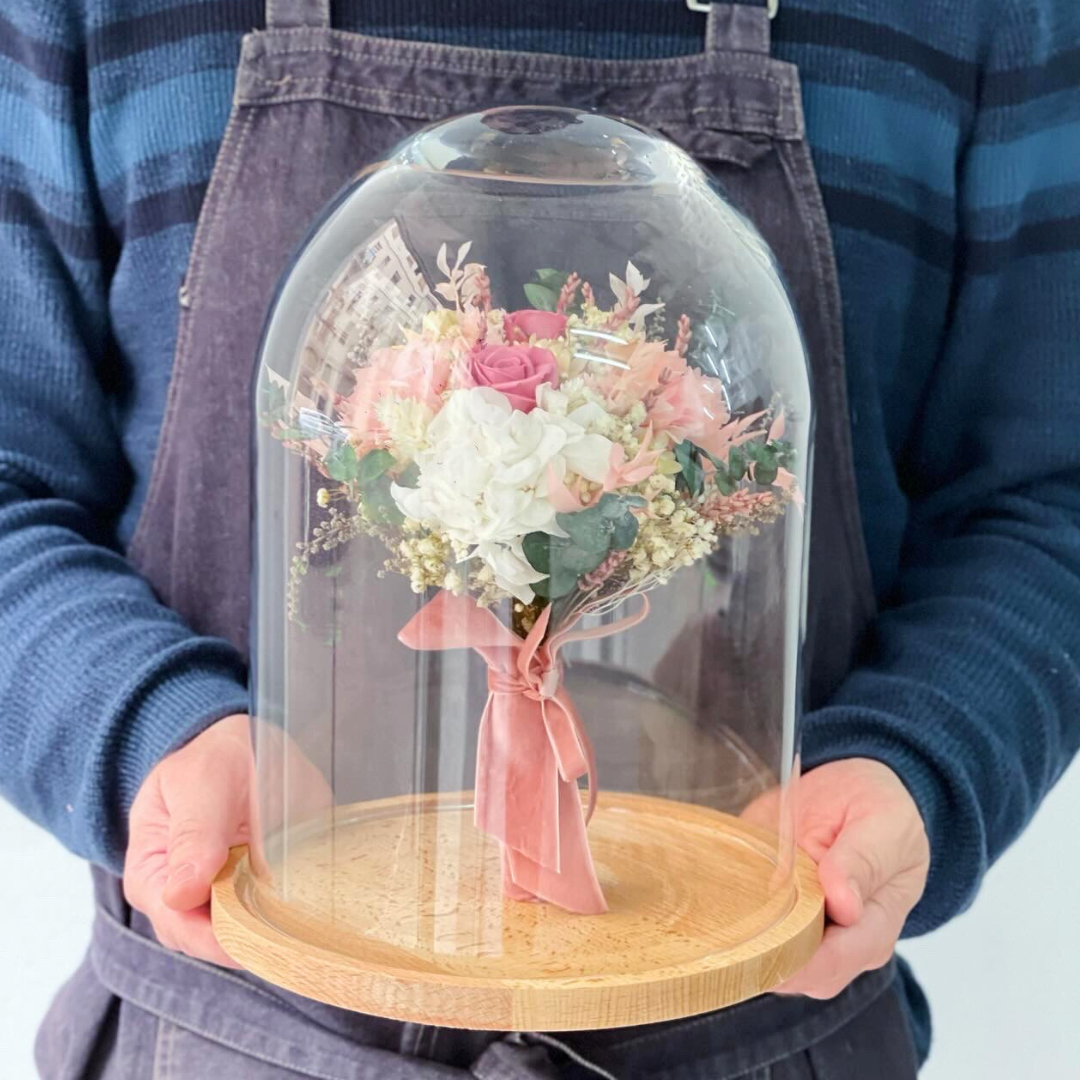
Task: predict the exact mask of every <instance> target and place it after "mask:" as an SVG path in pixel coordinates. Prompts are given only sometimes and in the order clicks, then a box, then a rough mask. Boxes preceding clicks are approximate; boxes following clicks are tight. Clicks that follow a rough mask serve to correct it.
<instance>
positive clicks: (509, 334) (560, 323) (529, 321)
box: [503, 308, 566, 342]
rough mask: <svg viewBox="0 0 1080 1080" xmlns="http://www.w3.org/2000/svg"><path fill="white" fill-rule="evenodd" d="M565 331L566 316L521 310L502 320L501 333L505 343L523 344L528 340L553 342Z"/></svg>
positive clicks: (552, 312)
mask: <svg viewBox="0 0 1080 1080" xmlns="http://www.w3.org/2000/svg"><path fill="white" fill-rule="evenodd" d="M565 330H566V316H565V315H559V314H558V313H557V312H554V311H537V310H536V309H535V308H522V309H521V311H511V312H510V313H509V314H507V315H506V316H505V317H504V318H503V332H504V333H505V334H506V340H507V341H516V342H523V341H528V340H529V339H530V338H534V337H535V338H540V339H542V340H544V341H554V340H555V339H556V338H560V337H562V336H563V331H565Z"/></svg>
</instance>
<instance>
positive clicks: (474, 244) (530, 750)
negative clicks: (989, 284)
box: [215, 108, 822, 1030]
mask: <svg viewBox="0 0 1080 1080" xmlns="http://www.w3.org/2000/svg"><path fill="white" fill-rule="evenodd" d="M255 393H256V398H257V400H256V414H257V431H256V435H255V440H256V443H255V445H256V465H255V477H254V483H255V488H256V500H255V505H256V508H257V509H256V520H255V523H254V543H255V555H256V559H255V567H256V570H255V579H254V586H255V587H254V594H255V612H254V617H253V620H252V626H253V640H252V659H253V674H252V694H253V702H252V716H253V725H254V730H255V742H256V758H257V768H258V787H259V819H260V826H261V832H260V835H258V836H257V837H255V838H254V840H253V842H252V845H251V847H250V850H249V852H248V854H247V856H246V857H244V858H243V859H242V860H240V862H238V863H236V865H235V866H233V867H231V874H232V877H231V878H230V883H229V891H228V895H227V896H226V897H224V898H219V900H220V906H221V913H220V924H221V927H222V930H221V935H222V940H223V942H224V943H225V944H226V947H228V948H230V950H231V951H232V952H233V954H234V955H235V956H236V957H237V959H238V960H240V961H241V962H242V963H244V964H245V965H246V966H248V967H250V968H251V969H252V970H254V971H256V972H257V973H259V974H261V975H264V976H265V977H267V978H270V979H272V980H275V981H277V982H280V983H282V984H284V985H286V986H289V987H291V988H293V989H297V990H300V991H301V992H303V993H307V994H309V995H311V996H313V997H319V998H322V999H324V1000H327V1001H331V1002H334V1003H336V1004H339V1005H345V1006H347V1007H351V1008H355V1009H358V1010H361V1011H364V1012H371V1013H377V1014H380V1015H385V1016H391V1017H396V1018H400V1019H407V1020H414V1021H419V1022H426V1023H438V1024H449V1025H457V1026H465V1027H491V1028H500V1029H512V1028H529V1029H533V1028H535V1029H547V1030H552V1029H559V1028H589V1027H600V1026H614V1025H619V1024H629V1023H641V1022H643V1021H646V1020H660V1019H667V1018H673V1017H676V1016H682V1015H686V1014H689V1013H693V1012H700V1011H704V1010H706V1009H712V1008H716V1007H719V1006H722V1005H725V1004H729V1003H731V1002H733V1001H736V1000H739V999H741V998H744V997H747V996H751V995H752V994H754V993H758V992H760V991H761V990H764V989H767V988H768V987H769V986H771V985H773V984H774V983H775V982H777V981H779V980H780V979H781V978H782V977H784V976H786V975H787V974H789V973H790V972H791V970H793V968H794V967H795V966H797V965H798V964H799V963H800V962H801V961H803V960H805V958H806V957H807V956H808V954H809V952H811V951H812V949H813V947H814V945H815V944H816V942H817V940H818V938H819V936H820V933H821V919H822V915H821V898H820V894H819V893H818V892H817V891H816V882H815V874H814V871H813V866H812V864H810V863H809V861H808V860H807V859H806V857H805V856H803V855H801V854H800V853H798V852H797V851H796V849H795V846H794V840H793V827H792V820H791V817H792V798H791V787H792V784H793V782H794V778H795V774H796V772H797V730H798V702H799V667H800V651H801V646H802V627H803V621H804V596H805V593H804V571H805V563H806V559H805V553H806V544H807V537H808V511H809V506H808V498H809V493H808V489H807V477H808V470H809V462H810V453H811V434H812V415H811V399H810V391H809V385H808V376H807V361H806V356H805V351H804V345H803V342H802V339H801V337H800V333H799V329H798V326H797V323H796V319H795V316H794V314H793V311H792V306H791V304H790V302H789V300H788V296H787V294H786V292H785V288H784V285H783V283H782V282H781V280H780V277H779V275H778V272H777V268H776V264H775V263H774V260H773V258H772V256H771V254H770V252H769V250H768V248H767V247H766V245H765V243H764V242H763V241H762V239H761V237H760V236H759V234H758V232H757V231H756V230H755V228H754V226H753V225H752V224H751V223H749V222H748V221H747V220H746V219H745V218H744V217H743V216H741V214H740V213H739V212H738V211H737V210H736V209H735V208H734V207H733V206H732V205H731V204H730V203H729V202H728V201H726V200H725V198H724V196H723V195H722V194H721V193H720V192H719V191H718V190H717V188H716V187H715V185H713V183H712V182H711V181H710V179H709V178H708V176H707V175H706V174H705V173H704V172H703V171H702V170H701V169H700V168H699V167H698V166H697V165H696V164H695V163H694V161H693V160H692V159H691V158H690V157H688V156H687V155H686V154H685V153H684V152H683V151H681V150H680V149H678V148H677V147H675V146H674V145H673V144H672V143H670V142H669V141H667V140H666V139H664V138H663V137H661V136H659V135H657V134H655V133H653V132H650V131H648V130H645V129H643V128H641V127H639V126H637V125H635V124H632V123H629V122H627V121H623V120H617V119H613V118H610V117H606V116H601V115H597V114H594V113H589V112H584V111H580V110H574V109H562V108H504V109H492V110H489V111H486V112H482V113H475V114H471V115H468V116H463V117H459V118H457V119H453V120H450V121H447V122H444V123H441V124H437V125H435V126H433V127H430V128H428V129H426V130H425V131H423V132H421V133H419V134H418V135H415V136H414V137H412V138H411V139H409V140H408V141H407V142H405V143H404V144H403V145H401V146H400V147H398V148H397V149H396V150H394V151H393V152H391V153H389V154H388V155H387V156H386V157H385V158H384V159H383V160H381V161H379V162H378V163H377V164H375V165H373V166H370V167H369V168H366V169H365V170H364V171H363V172H361V173H360V174H359V175H358V176H357V177H356V179H355V181H354V182H353V183H351V184H350V185H349V186H348V187H347V188H346V189H345V190H344V191H342V192H341V193H340V194H339V195H338V197H337V198H336V199H335V200H334V202H333V203H332V204H331V205H330V206H329V207H328V208H327V210H326V211H325V212H324V214H323V215H322V217H321V218H320V220H319V221H318V222H317V223H316V225H315V226H314V227H313V229H312V230H311V232H310V233H309V236H308V239H307V240H306V242H305V243H304V245H303V246H302V248H301V250H300V251H299V253H298V254H297V255H296V257H295V258H294V260H293V262H292V264H291V266H290V268H289V270H288V272H287V274H286V275H285V277H284V279H283V281H282V283H281V286H280V288H279V290H278V294H277V297H276V299H275V302H274V305H273V309H272V311H271V314H270V317H269V320H268V323H267V328H266V331H265V334H264V338H263V342H262V346H261V352H260V355H259V357H258V364H257V371H256V378H255ZM237 913H238V914H237ZM215 918H216V919H217V918H218V914H217V913H216V914H215ZM226 923H229V925H228V926H226ZM245 934H246V935H248V936H247V937H245Z"/></svg>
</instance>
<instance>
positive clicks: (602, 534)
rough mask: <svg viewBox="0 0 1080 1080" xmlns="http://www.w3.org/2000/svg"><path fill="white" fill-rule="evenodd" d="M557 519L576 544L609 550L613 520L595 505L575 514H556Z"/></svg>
mask: <svg viewBox="0 0 1080 1080" xmlns="http://www.w3.org/2000/svg"><path fill="white" fill-rule="evenodd" d="M555 520H556V521H557V522H558V523H559V526H560V527H561V528H562V529H563V530H565V532H566V533H567V534H568V535H569V537H570V539H571V540H572V541H573V542H574V544H575V545H577V546H578V547H582V548H587V549H589V550H590V551H607V549H608V547H609V546H610V544H611V522H610V519H608V518H605V517H604V515H603V514H601V513H600V511H599V510H598V509H597V508H596V507H595V506H590V507H589V509H588V510H578V511H576V512H575V513H573V514H556V515H555Z"/></svg>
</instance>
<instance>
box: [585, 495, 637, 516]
mask: <svg viewBox="0 0 1080 1080" xmlns="http://www.w3.org/2000/svg"><path fill="white" fill-rule="evenodd" d="M643 501H644V500H643ZM596 508H597V509H598V510H599V511H600V514H601V516H602V517H606V518H620V517H622V516H623V514H625V513H626V509H625V507H624V506H623V501H622V499H620V498H619V496H618V495H616V494H614V493H613V492H611V491H605V492H604V494H603V495H601V496H600V501H599V502H598V503H597V504H596Z"/></svg>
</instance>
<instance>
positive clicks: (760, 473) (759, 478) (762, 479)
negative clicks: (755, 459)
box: [754, 462, 776, 484]
mask: <svg viewBox="0 0 1080 1080" xmlns="http://www.w3.org/2000/svg"><path fill="white" fill-rule="evenodd" d="M775 480H776V466H775V465H769V464H766V463H764V462H762V463H761V464H759V465H755V466H754V481H755V482H756V483H758V484H771V483H773V482H775Z"/></svg>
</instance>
